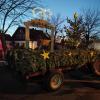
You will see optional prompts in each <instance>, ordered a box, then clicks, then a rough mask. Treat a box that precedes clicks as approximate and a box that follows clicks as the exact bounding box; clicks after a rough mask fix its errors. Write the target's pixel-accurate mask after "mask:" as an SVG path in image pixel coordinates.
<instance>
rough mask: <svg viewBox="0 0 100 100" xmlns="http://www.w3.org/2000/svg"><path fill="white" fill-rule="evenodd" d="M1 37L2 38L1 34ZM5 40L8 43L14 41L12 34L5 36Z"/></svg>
mask: <svg viewBox="0 0 100 100" xmlns="http://www.w3.org/2000/svg"><path fill="white" fill-rule="evenodd" d="M0 36H1V33H0ZM5 40H6V41H12V37H11V35H10V34H5Z"/></svg>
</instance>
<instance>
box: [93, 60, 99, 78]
mask: <svg viewBox="0 0 100 100" xmlns="http://www.w3.org/2000/svg"><path fill="white" fill-rule="evenodd" d="M93 69H94V73H95V74H96V75H97V76H100V60H99V59H97V60H96V61H95V62H94V64H93Z"/></svg>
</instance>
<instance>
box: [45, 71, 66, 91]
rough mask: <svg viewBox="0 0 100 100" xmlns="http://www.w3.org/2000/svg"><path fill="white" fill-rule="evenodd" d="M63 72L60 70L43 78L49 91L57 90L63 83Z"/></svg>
mask: <svg viewBox="0 0 100 100" xmlns="http://www.w3.org/2000/svg"><path fill="white" fill-rule="evenodd" d="M63 80H64V77H63V74H62V73H60V72H54V73H50V74H48V75H47V76H46V78H45V81H44V83H45V87H46V89H47V90H49V91H56V90H58V89H59V88H60V87H61V86H62V84H63Z"/></svg>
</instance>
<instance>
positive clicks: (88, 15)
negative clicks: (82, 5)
mask: <svg viewBox="0 0 100 100" xmlns="http://www.w3.org/2000/svg"><path fill="white" fill-rule="evenodd" d="M82 16H83V20H84V26H85V34H84V37H85V41H86V44H87V46H88V44H89V41H90V40H91V39H93V38H94V39H95V38H96V37H97V36H99V35H100V11H99V10H93V9H87V10H86V9H84V10H83V14H82Z"/></svg>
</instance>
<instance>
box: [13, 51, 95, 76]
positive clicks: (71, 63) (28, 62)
mask: <svg viewBox="0 0 100 100" xmlns="http://www.w3.org/2000/svg"><path fill="white" fill-rule="evenodd" d="M42 52H43V51H33V50H27V49H16V50H14V51H13V53H12V54H14V55H15V66H14V69H15V70H16V71H20V72H21V73H22V74H25V73H29V72H37V71H44V70H47V69H54V68H62V67H63V68H66V69H69V68H70V69H71V68H75V67H76V68H77V67H81V66H82V65H84V64H86V63H88V62H93V61H94V60H95V57H96V52H95V51H89V50H87V51H84V50H83V51H82V50H81V51H78V50H77V51H75V50H67V51H57V52H54V53H50V54H49V59H46V60H44V59H43V57H42V56H41V53H42ZM91 52H94V55H93V56H91Z"/></svg>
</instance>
